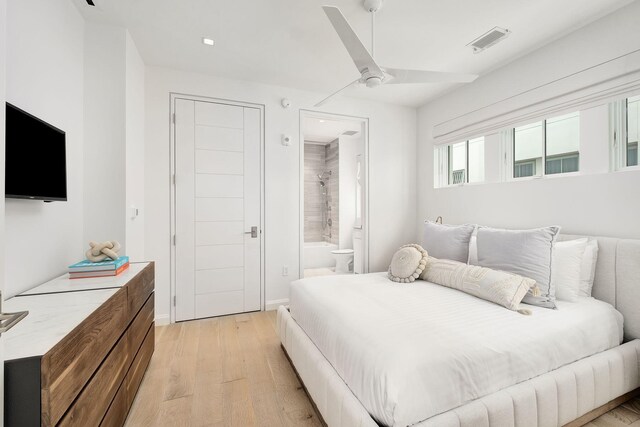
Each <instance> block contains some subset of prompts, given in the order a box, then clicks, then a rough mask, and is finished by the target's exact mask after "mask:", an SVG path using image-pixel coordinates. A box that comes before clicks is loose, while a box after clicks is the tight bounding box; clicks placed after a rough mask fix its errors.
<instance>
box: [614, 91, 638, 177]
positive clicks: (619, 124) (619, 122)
mask: <svg viewBox="0 0 640 427" xmlns="http://www.w3.org/2000/svg"><path fill="white" fill-rule="evenodd" d="M634 96H637V95H629V96H625V97H624V98H623V99H620V100H618V101H614V102H611V103H610V104H609V124H610V126H609V129H610V130H609V139H610V147H611V149H610V152H611V153H610V159H611V168H610V169H611V172H615V171H634V170H640V163H639V164H638V165H634V166H627V99H629V98H631V97H634Z"/></svg>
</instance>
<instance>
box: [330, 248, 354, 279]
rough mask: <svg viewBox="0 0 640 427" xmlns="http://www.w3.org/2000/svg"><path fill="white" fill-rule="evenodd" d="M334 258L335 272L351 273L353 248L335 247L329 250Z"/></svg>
mask: <svg viewBox="0 0 640 427" xmlns="http://www.w3.org/2000/svg"><path fill="white" fill-rule="evenodd" d="M331 253H332V254H333V257H334V258H335V259H336V269H335V272H336V273H351V265H352V264H353V249H336V250H334V251H331Z"/></svg>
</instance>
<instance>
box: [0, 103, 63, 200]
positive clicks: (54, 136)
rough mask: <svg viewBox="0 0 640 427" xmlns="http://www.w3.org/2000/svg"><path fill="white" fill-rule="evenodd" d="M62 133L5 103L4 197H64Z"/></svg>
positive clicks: (46, 198)
mask: <svg viewBox="0 0 640 427" xmlns="http://www.w3.org/2000/svg"><path fill="white" fill-rule="evenodd" d="M65 151H66V150H65V133H64V132H63V131H61V130H60V129H58V128H56V127H54V126H51V125H50V124H48V123H46V122H44V121H42V120H40V119H38V118H37V117H34V116H32V115H31V114H29V113H27V112H26V111H23V110H21V109H19V108H18V107H16V106H14V105H11V104H9V103H7V113H6V152H5V164H6V168H5V197H8V198H14V199H35V200H45V201H54V200H61V201H66V200H67V167H66V153H65Z"/></svg>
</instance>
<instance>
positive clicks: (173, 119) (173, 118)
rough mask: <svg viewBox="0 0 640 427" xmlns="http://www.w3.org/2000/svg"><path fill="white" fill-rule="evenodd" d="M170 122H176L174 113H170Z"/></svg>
mask: <svg viewBox="0 0 640 427" xmlns="http://www.w3.org/2000/svg"><path fill="white" fill-rule="evenodd" d="M171 123H173V124H174V125H175V124H176V113H173V114H171Z"/></svg>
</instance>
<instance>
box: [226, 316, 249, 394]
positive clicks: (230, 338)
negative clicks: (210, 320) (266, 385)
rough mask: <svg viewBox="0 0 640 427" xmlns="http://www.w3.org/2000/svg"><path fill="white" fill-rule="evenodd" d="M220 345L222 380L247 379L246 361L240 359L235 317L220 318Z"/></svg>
mask: <svg viewBox="0 0 640 427" xmlns="http://www.w3.org/2000/svg"><path fill="white" fill-rule="evenodd" d="M220 344H221V346H222V378H223V381H224V382H229V381H236V380H239V379H242V378H245V377H246V375H245V372H244V361H243V360H242V357H240V344H239V342H238V330H237V326H236V322H235V319H234V317H233V316H226V317H221V318H220Z"/></svg>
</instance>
